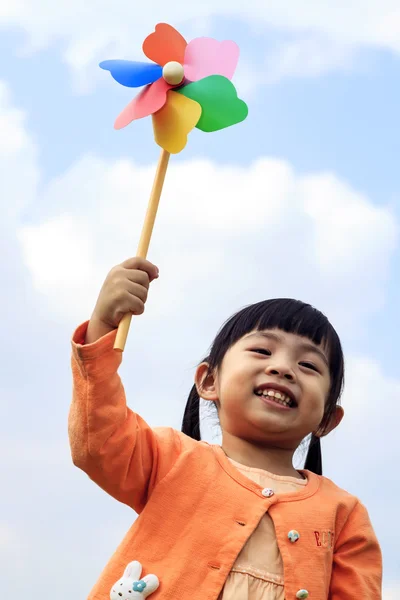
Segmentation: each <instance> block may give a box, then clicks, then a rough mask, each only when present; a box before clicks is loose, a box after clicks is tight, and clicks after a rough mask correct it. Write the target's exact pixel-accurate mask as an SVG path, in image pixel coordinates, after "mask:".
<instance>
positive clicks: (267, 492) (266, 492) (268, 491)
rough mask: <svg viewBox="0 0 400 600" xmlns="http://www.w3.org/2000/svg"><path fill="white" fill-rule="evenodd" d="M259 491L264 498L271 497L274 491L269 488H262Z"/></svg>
mask: <svg viewBox="0 0 400 600" xmlns="http://www.w3.org/2000/svg"><path fill="white" fill-rule="evenodd" d="M261 493H262V495H263V496H264V497H265V498H271V496H273V495H274V493H275V492H274V490H271V489H270V488H264V489H263V491H262V492H261Z"/></svg>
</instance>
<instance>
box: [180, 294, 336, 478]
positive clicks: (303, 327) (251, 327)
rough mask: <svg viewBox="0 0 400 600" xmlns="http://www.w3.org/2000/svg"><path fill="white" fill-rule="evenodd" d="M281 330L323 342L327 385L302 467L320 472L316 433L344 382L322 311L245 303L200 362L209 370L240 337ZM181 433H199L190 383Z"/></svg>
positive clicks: (283, 302)
mask: <svg viewBox="0 0 400 600" xmlns="http://www.w3.org/2000/svg"><path fill="white" fill-rule="evenodd" d="M266 329H281V330H282V331H285V332H287V333H294V334H297V335H300V336H303V337H307V338H308V339H309V340H311V341H312V342H314V344H317V345H324V347H325V348H326V351H327V353H328V358H329V371H330V379H331V385H330V390H329V394H328V398H327V400H326V404H325V412H324V416H323V419H322V422H321V424H320V427H319V430H318V436H317V435H314V433H313V434H312V436H311V441H310V444H309V448H308V453H307V457H306V461H305V465H304V468H305V469H307V470H309V471H312V472H314V473H316V474H317V475H322V455H321V442H320V438H319V436H320V435H321V434H323V433H324V430H325V429H326V427H327V426H328V424H329V423H330V420H331V418H332V416H333V415H334V413H335V409H336V405H337V404H338V402H339V399H340V396H341V393H342V390H343V384H344V358H343V351H342V346H341V343H340V339H339V336H338V334H337V333H336V331H335V329H334V328H333V326H332V325H331V324H330V322H329V321H328V319H327V318H326V316H325V315H324V314H322V313H321V312H320V311H318V310H317V309H316V308H314V307H313V306H311V305H310V304H305V303H304V302H301V301H300V300H291V299H287V298H283V299H282V298H278V299H273V300H264V301H262V302H257V303H256V304H251V305H250V306H246V307H244V308H243V309H241V310H240V311H238V312H237V313H235V314H234V315H233V316H232V317H231V318H230V319H228V321H226V322H225V323H224V325H223V326H222V328H221V329H220V331H219V332H218V334H217V337H216V338H215V340H214V342H213V344H212V346H211V348H210V352H209V354H208V356H207V357H206V358H205V359H204V360H202V361H201V363H202V362H206V363H208V365H209V372H210V373H211V372H213V371H216V370H217V369H218V368H219V367H220V366H221V364H222V361H223V358H224V356H225V354H226V352H227V351H228V350H229V348H231V347H232V346H233V345H234V344H235V343H236V342H238V341H239V340H240V339H241V338H242V337H243V336H245V335H246V334H248V333H251V332H252V331H263V330H266ZM182 432H183V433H185V434H186V435H188V436H190V437H192V438H193V439H195V440H200V439H201V434H200V397H199V394H198V392H197V389H196V385H194V386H193V387H192V389H191V391H190V394H189V397H188V400H187V404H186V407H185V413H184V416H183V421H182Z"/></svg>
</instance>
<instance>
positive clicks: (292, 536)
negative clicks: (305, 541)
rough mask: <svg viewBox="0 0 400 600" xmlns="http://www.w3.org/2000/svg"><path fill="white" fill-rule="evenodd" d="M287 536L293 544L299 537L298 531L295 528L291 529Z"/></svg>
mask: <svg viewBox="0 0 400 600" xmlns="http://www.w3.org/2000/svg"><path fill="white" fill-rule="evenodd" d="M287 536H288V538H289V540H290V541H291V542H292V543H293V544H294V542H297V540H298V539H299V538H300V534H299V532H298V531H296V530H295V529H292V530H291V531H289V533H288V534H287Z"/></svg>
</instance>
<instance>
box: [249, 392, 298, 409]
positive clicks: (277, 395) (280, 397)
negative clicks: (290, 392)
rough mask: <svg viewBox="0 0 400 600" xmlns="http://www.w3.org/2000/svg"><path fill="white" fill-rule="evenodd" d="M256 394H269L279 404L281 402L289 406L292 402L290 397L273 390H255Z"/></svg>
mask: <svg viewBox="0 0 400 600" xmlns="http://www.w3.org/2000/svg"><path fill="white" fill-rule="evenodd" d="M256 394H257V396H269V397H270V398H273V399H274V401H275V402H278V403H279V404H283V405H284V406H290V405H291V403H292V399H291V398H290V397H289V396H287V395H286V394H283V393H282V392H276V391H275V390H260V391H258V392H256Z"/></svg>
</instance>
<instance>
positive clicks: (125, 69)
mask: <svg viewBox="0 0 400 600" xmlns="http://www.w3.org/2000/svg"><path fill="white" fill-rule="evenodd" d="M99 66H100V67H101V68H102V69H104V70H105V71H110V73H111V75H112V76H113V77H114V79H115V81H118V83H120V84H121V85H125V86H126V87H140V86H142V85H147V84H149V83H154V82H155V81H157V79H160V77H161V76H162V67H160V66H159V65H155V64H151V63H143V62H134V61H132V60H103V62H101V63H100V65H99Z"/></svg>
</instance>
